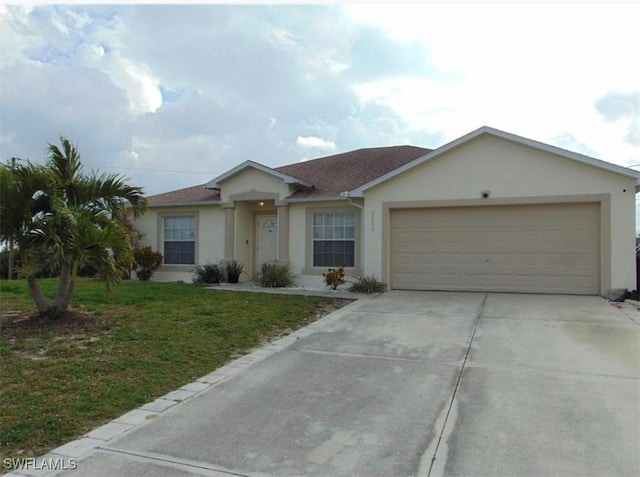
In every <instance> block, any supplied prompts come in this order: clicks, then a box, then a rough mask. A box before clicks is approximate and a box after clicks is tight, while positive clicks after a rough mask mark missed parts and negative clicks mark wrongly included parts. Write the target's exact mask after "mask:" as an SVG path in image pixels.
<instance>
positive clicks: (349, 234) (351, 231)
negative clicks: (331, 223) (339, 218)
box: [344, 226, 356, 239]
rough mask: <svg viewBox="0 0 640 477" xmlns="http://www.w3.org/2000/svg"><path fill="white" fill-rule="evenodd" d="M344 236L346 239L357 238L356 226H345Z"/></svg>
mask: <svg viewBox="0 0 640 477" xmlns="http://www.w3.org/2000/svg"><path fill="white" fill-rule="evenodd" d="M344 238H346V239H355V238H356V228H355V226H351V227H348V226H347V227H345V228H344Z"/></svg>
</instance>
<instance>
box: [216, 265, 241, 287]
mask: <svg viewBox="0 0 640 477" xmlns="http://www.w3.org/2000/svg"><path fill="white" fill-rule="evenodd" d="M220 267H221V268H222V269H223V270H224V272H225V274H226V275H227V280H228V281H229V283H238V278H240V274H241V273H242V271H243V269H244V265H243V264H241V263H239V262H238V261H237V260H223V261H222V262H221V263H220Z"/></svg>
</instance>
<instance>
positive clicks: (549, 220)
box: [390, 203, 600, 295]
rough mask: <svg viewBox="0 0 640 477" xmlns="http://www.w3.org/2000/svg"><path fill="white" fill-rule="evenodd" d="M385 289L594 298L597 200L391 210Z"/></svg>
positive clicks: (597, 276) (597, 288) (596, 286)
mask: <svg viewBox="0 0 640 477" xmlns="http://www.w3.org/2000/svg"><path fill="white" fill-rule="evenodd" d="M390 239H391V254H390V260H391V263H390V270H391V288H395V289H405V290H476V291H512V292H533V293H571V294H574V293H575V294H585V295H597V294H599V292H600V207H599V204H597V203H580V204H541V205H509V206H489V207H484V206H483V207H444V208H425V209H397V210H392V211H391V234H390Z"/></svg>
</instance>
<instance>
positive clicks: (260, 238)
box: [255, 215, 278, 272]
mask: <svg viewBox="0 0 640 477" xmlns="http://www.w3.org/2000/svg"><path fill="white" fill-rule="evenodd" d="M255 256H256V261H255V268H256V270H255V271H256V272H258V271H259V270H260V267H261V266H262V264H263V263H264V262H273V261H275V260H277V259H278V218H277V217H276V216H275V215H258V216H257V217H256V255H255Z"/></svg>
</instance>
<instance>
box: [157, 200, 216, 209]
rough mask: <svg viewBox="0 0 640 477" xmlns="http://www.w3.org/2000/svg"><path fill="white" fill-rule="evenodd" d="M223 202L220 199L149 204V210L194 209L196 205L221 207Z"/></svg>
mask: <svg viewBox="0 0 640 477" xmlns="http://www.w3.org/2000/svg"><path fill="white" fill-rule="evenodd" d="M221 203H222V201H221V200H220V199H215V200H192V201H188V202H160V203H157V204H149V205H148V206H147V208H149V209H151V208H158V207H193V206H196V205H220V204H221Z"/></svg>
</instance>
